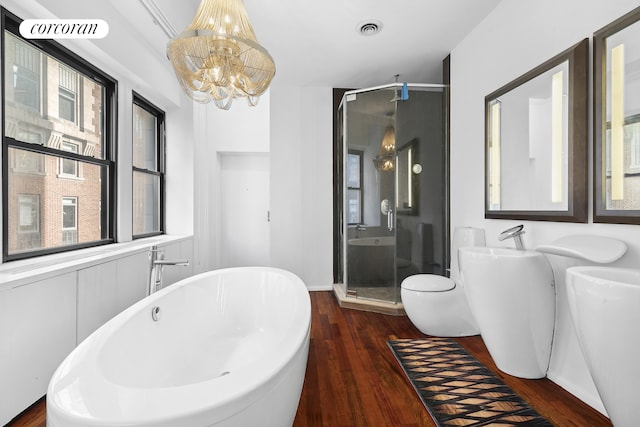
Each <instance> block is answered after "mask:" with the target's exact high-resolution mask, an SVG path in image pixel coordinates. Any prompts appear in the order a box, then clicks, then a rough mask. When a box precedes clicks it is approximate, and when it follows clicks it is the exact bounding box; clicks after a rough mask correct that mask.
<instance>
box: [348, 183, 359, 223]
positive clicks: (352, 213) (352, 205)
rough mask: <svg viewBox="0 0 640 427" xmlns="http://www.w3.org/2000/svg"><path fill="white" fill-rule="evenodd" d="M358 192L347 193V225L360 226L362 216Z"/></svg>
mask: <svg viewBox="0 0 640 427" xmlns="http://www.w3.org/2000/svg"><path fill="white" fill-rule="evenodd" d="M360 206H361V202H360V190H348V191H347V218H348V223H349V224H360V223H361V222H362V220H361V218H362V214H361V213H360Z"/></svg>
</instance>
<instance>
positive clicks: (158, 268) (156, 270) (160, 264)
mask: <svg viewBox="0 0 640 427" xmlns="http://www.w3.org/2000/svg"><path fill="white" fill-rule="evenodd" d="M149 261H150V266H151V272H150V274H149V295H151V294H152V293H154V292H156V291H158V290H160V289H161V288H162V274H163V273H164V266H165V265H180V266H188V265H189V260H186V259H184V260H167V259H164V253H163V251H162V250H160V249H158V248H157V246H153V247H152V248H151V249H150V250H149Z"/></svg>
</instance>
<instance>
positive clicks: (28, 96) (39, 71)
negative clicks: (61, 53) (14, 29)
mask: <svg viewBox="0 0 640 427" xmlns="http://www.w3.org/2000/svg"><path fill="white" fill-rule="evenodd" d="M4 34H5V52H4V67H5V111H4V113H5V136H8V137H10V138H13V139H17V140H19V141H23V142H27V143H30V144H38V145H45V146H47V147H49V148H53V149H57V150H59V149H61V147H60V143H61V141H62V136H63V135H66V136H67V137H71V138H73V139H77V140H78V141H81V142H82V146H81V147H80V149H79V151H78V152H79V153H80V154H82V155H85V156H90V157H95V158H99V159H104V158H105V152H104V151H105V150H104V148H103V147H104V143H103V138H104V135H103V132H102V128H101V127H102V122H103V120H102V112H103V102H104V101H103V98H104V96H103V86H102V85H101V84H99V83H98V82H96V81H94V80H93V79H91V78H89V77H87V76H85V75H84V74H82V73H80V72H78V71H77V70H74V69H73V68H72V67H69V66H67V65H64V64H62V63H61V62H60V61H58V60H57V59H55V58H53V57H52V56H50V55H48V54H46V53H44V52H42V51H40V50H39V49H37V48H35V47H33V46H31V45H30V44H28V43H26V42H24V41H23V40H21V39H19V38H17V37H16V36H14V35H13V34H11V33H9V32H7V31H5V33H4ZM56 100H57V102H56ZM45 101H46V102H45ZM70 122H71V123H70ZM27 130H28V132H26V131H27ZM29 133H31V134H33V133H37V134H39V135H40V137H39V138H37V139H33V138H29V137H27V135H28V134H29Z"/></svg>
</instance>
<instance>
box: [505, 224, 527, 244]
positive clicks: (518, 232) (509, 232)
mask: <svg viewBox="0 0 640 427" xmlns="http://www.w3.org/2000/svg"><path fill="white" fill-rule="evenodd" d="M524 233H525V231H524V225H522V224H520V225H516V226H515V227H511V228H507V229H506V230H504V231H503V232H502V233H500V234H499V235H498V240H499V241H503V240H506V239H509V238H513V240H514V241H515V243H516V249H519V250H524V242H523V240H522V235H523V234H524Z"/></svg>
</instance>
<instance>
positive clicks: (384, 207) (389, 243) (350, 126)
mask: <svg viewBox="0 0 640 427" xmlns="http://www.w3.org/2000/svg"><path fill="white" fill-rule="evenodd" d="M395 96H396V89H395V88H387V89H379V90H372V91H365V92H360V93H351V94H346V95H345V97H344V98H343V102H342V135H341V136H342V137H343V138H342V139H343V144H344V145H343V153H342V154H343V156H344V158H343V168H344V180H343V181H344V185H343V192H344V194H343V200H344V216H343V239H344V240H343V251H344V254H343V256H344V257H345V258H344V264H343V265H344V275H345V276H344V283H345V287H346V291H347V295H348V296H356V297H358V298H366V299H374V300H383V301H389V302H398V301H400V295H399V292H398V290H397V286H396V283H397V280H396V256H395V254H396V204H397V203H396V189H397V185H396V182H395V163H396V145H395V140H396V135H395V133H396V102H392V101H391V100H392V99H393V98H394V97H395Z"/></svg>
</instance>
